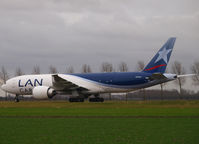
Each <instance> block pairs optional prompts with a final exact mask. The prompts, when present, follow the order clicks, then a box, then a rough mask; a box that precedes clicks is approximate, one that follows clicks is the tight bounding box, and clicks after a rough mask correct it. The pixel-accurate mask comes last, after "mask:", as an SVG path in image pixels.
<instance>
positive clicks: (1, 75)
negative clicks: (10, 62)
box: [0, 66, 9, 99]
mask: <svg viewBox="0 0 199 144" xmlns="http://www.w3.org/2000/svg"><path fill="white" fill-rule="evenodd" d="M0 78H1V79H2V80H3V83H4V84H5V83H6V81H7V80H8V79H9V74H8V72H7V70H6V69H5V68H4V66H2V67H1V71H0ZM5 97H6V99H7V92H5Z"/></svg>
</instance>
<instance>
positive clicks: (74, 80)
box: [1, 37, 190, 102]
mask: <svg viewBox="0 0 199 144" xmlns="http://www.w3.org/2000/svg"><path fill="white" fill-rule="evenodd" d="M175 41H176V38H175V37H171V38H169V39H168V41H167V42H166V43H165V44H164V45H163V46H162V47H161V48H160V50H159V51H158V53H156V55H155V56H154V57H153V58H152V60H151V61H150V62H149V63H148V64H147V65H146V67H145V68H144V69H143V70H142V71H140V72H110V73H85V74H80V73H77V74H39V75H23V76H18V77H14V78H11V79H9V80H7V81H6V83H5V84H3V85H2V86H1V88H2V89H3V90H4V91H6V92H8V93H12V94H15V95H16V97H15V101H16V102H19V95H23V96H24V95H32V97H33V98H35V99H48V98H53V97H54V96H55V95H57V94H63V95H66V94H70V95H71V96H70V98H69V101H70V102H84V99H85V98H89V101H90V102H103V101H104V99H103V98H102V97H100V94H102V93H127V92H132V91H135V90H139V89H143V88H148V87H151V86H154V85H158V84H162V83H165V82H169V81H173V80H175V79H177V78H180V77H184V76H190V75H176V74H171V73H165V70H166V67H167V64H168V62H169V59H170V56H171V53H172V50H173V47H174V43H175ZM92 95H93V96H94V97H91V96H92Z"/></svg>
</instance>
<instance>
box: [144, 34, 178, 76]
mask: <svg viewBox="0 0 199 144" xmlns="http://www.w3.org/2000/svg"><path fill="white" fill-rule="evenodd" d="M175 40H176V38H175V37H172V38H169V39H168V41H167V42H166V43H165V44H164V45H163V46H162V48H161V49H160V50H159V51H158V53H157V54H156V55H155V56H154V57H153V59H152V60H151V61H150V62H149V64H148V65H147V66H146V67H145V68H144V70H143V72H148V73H164V72H165V70H166V67H167V64H168V62H169V59H170V56H171V53H172V50H173V46H174V43H175Z"/></svg>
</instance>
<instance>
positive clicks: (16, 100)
mask: <svg viewBox="0 0 199 144" xmlns="http://www.w3.org/2000/svg"><path fill="white" fill-rule="evenodd" d="M15 102H19V95H18V94H16V96H15Z"/></svg>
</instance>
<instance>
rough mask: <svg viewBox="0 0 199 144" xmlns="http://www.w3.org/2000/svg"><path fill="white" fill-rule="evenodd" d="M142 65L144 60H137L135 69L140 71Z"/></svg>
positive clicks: (143, 65)
mask: <svg viewBox="0 0 199 144" xmlns="http://www.w3.org/2000/svg"><path fill="white" fill-rule="evenodd" d="M144 67H145V64H144V61H138V63H137V68H136V69H137V70H138V71H142V70H143V69H144Z"/></svg>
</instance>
